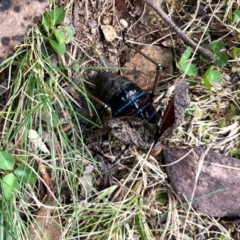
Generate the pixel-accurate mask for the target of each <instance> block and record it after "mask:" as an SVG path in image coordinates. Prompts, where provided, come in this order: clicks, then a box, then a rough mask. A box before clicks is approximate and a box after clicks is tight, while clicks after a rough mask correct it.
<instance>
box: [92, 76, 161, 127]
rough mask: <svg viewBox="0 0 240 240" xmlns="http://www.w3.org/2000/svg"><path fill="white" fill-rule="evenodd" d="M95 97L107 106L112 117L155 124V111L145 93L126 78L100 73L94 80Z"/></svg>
mask: <svg viewBox="0 0 240 240" xmlns="http://www.w3.org/2000/svg"><path fill="white" fill-rule="evenodd" d="M95 84H96V97H98V98H99V99H100V100H101V101H102V102H104V103H105V104H107V105H109V106H110V107H111V109H112V114H113V117H122V116H133V117H138V118H141V119H143V120H144V121H146V122H149V123H156V122H157V116H156V111H155V109H154V107H153V105H152V102H151V99H150V97H149V95H148V93H147V92H145V91H143V90H142V89H141V88H140V87H139V86H138V85H137V84H135V83H134V82H132V81H130V80H129V79H127V78H126V77H122V76H119V75H116V74H112V73H107V72H102V73H100V74H99V75H97V77H96V79H95Z"/></svg>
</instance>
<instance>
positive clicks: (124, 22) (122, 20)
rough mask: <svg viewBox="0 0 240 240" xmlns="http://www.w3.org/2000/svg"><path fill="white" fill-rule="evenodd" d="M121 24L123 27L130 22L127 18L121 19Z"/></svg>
mask: <svg viewBox="0 0 240 240" xmlns="http://www.w3.org/2000/svg"><path fill="white" fill-rule="evenodd" d="M119 22H120V24H121V26H122V27H123V28H127V27H128V23H127V21H126V20H125V19H120V21H119Z"/></svg>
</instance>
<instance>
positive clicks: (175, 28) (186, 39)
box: [143, 0, 214, 60]
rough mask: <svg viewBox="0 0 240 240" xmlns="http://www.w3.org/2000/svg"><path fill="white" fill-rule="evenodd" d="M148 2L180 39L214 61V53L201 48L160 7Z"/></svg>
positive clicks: (150, 0)
mask: <svg viewBox="0 0 240 240" xmlns="http://www.w3.org/2000/svg"><path fill="white" fill-rule="evenodd" d="M143 1H144V2H146V3H147V4H148V5H149V6H151V7H152V8H153V9H154V10H155V11H156V12H157V13H158V15H159V16H160V17H161V18H162V19H163V20H164V21H165V22H166V23H167V24H168V25H169V27H170V28H172V30H173V31H175V32H176V33H177V34H178V35H179V37H180V38H181V39H182V40H183V41H184V42H185V43H187V44H188V45H189V46H190V47H192V48H194V49H196V50H197V52H198V53H200V54H202V55H204V56H205V57H207V58H208V59H210V60H214V55H213V53H212V52H211V51H210V50H208V49H206V48H203V47H201V46H199V45H198V44H197V43H195V42H194V41H193V40H192V39H190V38H189V37H188V36H187V35H185V33H184V32H183V31H182V30H181V29H180V28H179V27H178V26H177V25H176V24H175V23H174V22H173V21H172V20H171V19H170V18H169V17H168V15H167V14H166V13H165V12H164V11H163V10H162V9H161V8H160V6H159V5H158V4H157V3H156V2H155V1H153V0H143Z"/></svg>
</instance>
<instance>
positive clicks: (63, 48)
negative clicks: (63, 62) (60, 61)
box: [49, 39, 67, 55]
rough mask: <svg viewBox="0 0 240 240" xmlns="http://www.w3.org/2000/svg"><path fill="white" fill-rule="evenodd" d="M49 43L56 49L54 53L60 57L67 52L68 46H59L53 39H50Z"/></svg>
mask: <svg viewBox="0 0 240 240" xmlns="http://www.w3.org/2000/svg"><path fill="white" fill-rule="evenodd" d="M49 42H50V44H51V46H52V48H53V49H54V51H55V52H56V53H57V54H58V55H63V54H64V53H65V52H66V50H67V49H66V45H65V44H59V43H57V42H55V41H53V40H51V39H49Z"/></svg>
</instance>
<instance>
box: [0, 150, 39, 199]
mask: <svg viewBox="0 0 240 240" xmlns="http://www.w3.org/2000/svg"><path fill="white" fill-rule="evenodd" d="M15 164H16V162H15V159H14V158H13V156H12V155H11V154H9V153H8V152H5V151H1V152H0V169H2V170H4V171H10V172H8V173H6V174H5V175H4V176H3V178H2V179H1V180H0V181H1V187H2V194H3V196H4V197H5V199H6V200H11V199H13V198H14V197H15V195H16V193H17V190H18V188H19V185H20V183H19V182H22V183H26V184H27V183H28V184H30V183H34V182H35V181H36V179H37V175H36V174H35V172H34V171H33V170H32V169H30V168H29V167H28V166H27V165H26V164H24V163H22V164H21V165H20V166H18V167H17V168H16V169H15V170H14V167H15Z"/></svg>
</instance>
